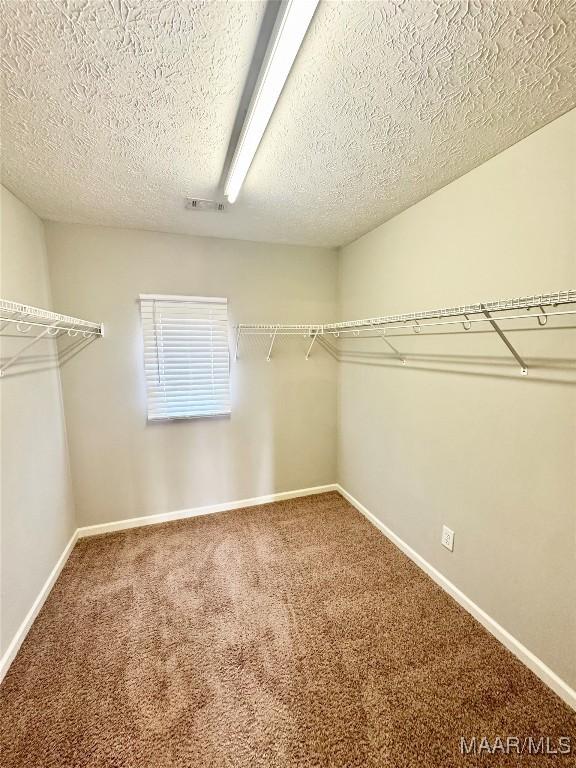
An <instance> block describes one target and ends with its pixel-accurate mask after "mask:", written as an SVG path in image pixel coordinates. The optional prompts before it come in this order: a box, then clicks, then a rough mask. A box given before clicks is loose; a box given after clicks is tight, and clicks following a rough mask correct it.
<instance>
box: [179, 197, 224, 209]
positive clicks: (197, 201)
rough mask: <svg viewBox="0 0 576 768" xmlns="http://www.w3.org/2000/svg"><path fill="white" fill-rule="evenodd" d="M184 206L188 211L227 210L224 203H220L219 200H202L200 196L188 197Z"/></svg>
mask: <svg viewBox="0 0 576 768" xmlns="http://www.w3.org/2000/svg"><path fill="white" fill-rule="evenodd" d="M184 207H185V208H186V210H187V211H203V212H204V213H206V212H207V211H215V212H216V213H223V212H224V211H225V210H226V207H225V205H224V203H219V202H218V201H217V200H202V199H201V198H199V197H187V198H186V202H185V204H184Z"/></svg>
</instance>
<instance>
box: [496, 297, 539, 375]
mask: <svg viewBox="0 0 576 768" xmlns="http://www.w3.org/2000/svg"><path fill="white" fill-rule="evenodd" d="M484 315H485V317H486V318H487V319H488V322H489V323H490V325H491V326H492V328H494V330H495V331H496V333H497V334H498V336H499V337H500V338H501V339H502V341H503V342H504V344H505V345H506V346H507V347H508V349H509V350H510V352H511V353H512V356H513V357H514V359H515V360H516V362H517V363H518V365H519V366H520V373H521V374H522V376H528V366H527V365H526V363H525V362H524V360H523V359H522V358H521V357H520V355H519V354H518V352H517V351H516V350H515V349H514V347H513V345H512V344H511V342H510V341H509V340H508V338H507V337H506V334H505V333H504V331H503V330H502V328H500V326H499V325H498V323H497V322H496V321H495V320H494V318H493V317H492V315H491V314H490V312H488V310H487V309H484ZM538 322H540V318H538Z"/></svg>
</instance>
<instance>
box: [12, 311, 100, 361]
mask: <svg viewBox="0 0 576 768" xmlns="http://www.w3.org/2000/svg"><path fill="white" fill-rule="evenodd" d="M34 331H37V332H36V334H34ZM0 332H1V333H4V335H6V333H8V332H10V335H11V336H19V335H22V337H27V338H28V339H29V341H28V343H27V344H25V345H24V346H23V347H21V348H20V349H19V350H18V352H17V353H16V354H14V355H13V356H12V357H11V358H10V359H9V360H7V361H6V362H4V363H3V364H2V365H1V366H0V376H3V375H4V374H5V372H6V371H7V369H8V368H10V367H11V366H13V365H14V364H15V363H16V362H17V361H18V360H19V359H20V358H21V357H22V355H23V353H24V352H26V351H27V350H29V349H30V348H31V347H32V346H33V345H34V344H36V342H38V341H40V339H43V338H47V337H51V338H55V337H57V336H61V335H64V334H67V335H68V336H70V337H71V338H74V337H76V336H79V337H81V338H82V337H83V338H85V339H89V338H97V337H99V336H102V335H103V327H102V324H101V323H93V322H91V321H90V320H83V319H82V318H80V317H73V316H71V315H62V314H60V313H58V312H52V311H50V310H48V309H42V308H41V307H33V306H31V305H29V304H21V303H19V302H16V301H7V300H6V299H0Z"/></svg>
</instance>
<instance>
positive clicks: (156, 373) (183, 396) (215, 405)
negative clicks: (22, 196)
mask: <svg viewBox="0 0 576 768" xmlns="http://www.w3.org/2000/svg"><path fill="white" fill-rule="evenodd" d="M140 311H141V314H142V330H143V335H144V368H145V371H146V385H147V390H148V419H188V418H194V417H199V416H218V415H220V414H226V413H230V359H229V348H228V302H227V300H226V299H214V298H201V297H197V296H151V295H143V296H140Z"/></svg>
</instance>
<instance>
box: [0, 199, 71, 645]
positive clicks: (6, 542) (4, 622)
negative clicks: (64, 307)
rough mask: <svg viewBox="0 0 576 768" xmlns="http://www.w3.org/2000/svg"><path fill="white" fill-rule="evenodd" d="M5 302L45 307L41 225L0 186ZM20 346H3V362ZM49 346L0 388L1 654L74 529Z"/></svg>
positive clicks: (46, 343) (0, 291) (13, 372)
mask: <svg viewBox="0 0 576 768" xmlns="http://www.w3.org/2000/svg"><path fill="white" fill-rule="evenodd" d="M1 222H2V228H1V248H2V252H1V258H2V261H1V285H0V295H1V296H2V298H4V299H10V300H12V301H19V302H23V303H26V304H33V305H36V306H40V307H44V308H46V309H50V308H51V304H52V299H51V295H50V284H49V279H48V268H47V262H46V248H45V243H44V226H43V224H42V222H41V221H40V219H39V218H38V217H37V216H36V215H35V214H33V213H32V211H30V209H29V208H27V207H26V206H25V205H23V204H22V203H21V202H20V201H19V200H17V199H16V198H15V197H14V196H13V195H12V194H11V193H10V192H8V191H7V190H6V189H4V187H2V219H1ZM21 344H22V340H21V339H19V340H14V339H11V338H8V339H7V340H5V339H3V343H2V356H3V357H4V356H5V355H10V354H14V353H15V352H16V350H17V349H18V348H19V347H20V346H21ZM54 353H55V347H54V342H53V341H48V340H46V341H41V342H38V346H37V347H35V348H33V349H32V350H31V352H30V354H29V355H27V359H26V361H25V365H19V366H17V367H14V368H12V369H10V370H8V371H7V372H6V375H5V376H4V377H3V378H2V381H1V383H0V404H1V433H2V464H1V466H2V477H1V480H2V483H1V485H2V497H1V498H2V508H1V529H0V534H1V539H2V542H1V591H0V595H1V613H0V616H1V633H0V636H1V649H2V651H4V650H6V648H7V646H8V644H9V643H10V641H11V640H12V638H13V637H14V634H15V632H16V630H17V629H18V627H19V626H20V624H21V623H22V621H23V619H24V617H25V616H26V614H27V613H28V611H29V610H30V608H31V607H32V604H33V602H34V600H35V599H36V597H37V596H38V593H39V592H40V589H41V587H42V585H43V584H44V582H45V581H46V579H47V577H48V575H49V574H50V572H51V571H52V569H53V567H54V566H55V565H56V562H57V560H58V558H59V557H60V555H61V554H62V552H63V550H64V548H65V546H66V544H67V543H68V540H69V539H70V536H71V535H72V533H73V531H74V529H75V527H76V526H75V520H74V505H73V500H72V491H71V483H70V474H69V465H68V453H67V445H66V432H65V427H64V416H63V409H62V396H61V388H60V375H59V372H58V367H57V365H56V362H55V359H54Z"/></svg>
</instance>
